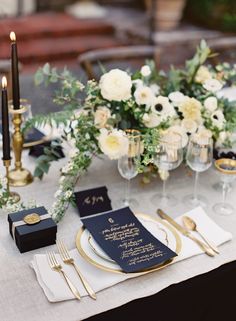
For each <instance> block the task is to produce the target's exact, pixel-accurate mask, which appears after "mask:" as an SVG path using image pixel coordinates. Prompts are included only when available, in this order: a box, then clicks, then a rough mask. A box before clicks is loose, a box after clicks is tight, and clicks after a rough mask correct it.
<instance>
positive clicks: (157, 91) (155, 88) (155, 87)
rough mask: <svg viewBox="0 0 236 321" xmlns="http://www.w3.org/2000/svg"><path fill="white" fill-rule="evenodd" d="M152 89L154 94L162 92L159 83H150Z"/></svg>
mask: <svg viewBox="0 0 236 321" xmlns="http://www.w3.org/2000/svg"><path fill="white" fill-rule="evenodd" d="M150 89H151V91H152V92H153V95H155V96H157V95H159V93H160V86H158V85H157V84H151V85H150Z"/></svg>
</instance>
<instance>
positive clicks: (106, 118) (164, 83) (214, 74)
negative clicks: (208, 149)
mask: <svg viewBox="0 0 236 321" xmlns="http://www.w3.org/2000/svg"><path fill="white" fill-rule="evenodd" d="M211 54H212V53H211V50H210V49H209V48H208V46H207V45H206V43H205V42H204V41H202V42H201V44H200V46H199V47H198V49H197V52H196V54H195V56H194V57H193V59H192V60H189V61H188V62H187V63H186V68H185V69H177V70H176V69H173V68H172V70H171V71H170V72H169V73H164V72H163V71H157V70H156V69H155V66H154V64H153V63H152V62H149V63H147V64H146V65H144V66H143V67H142V68H141V69H140V70H139V71H137V72H136V73H134V74H130V73H128V72H126V71H123V70H120V69H113V70H110V71H108V72H106V73H104V74H103V75H102V76H101V78H100V81H99V82H96V81H93V80H92V81H91V80H90V81H88V83H87V85H86V86H85V87H84V85H83V84H78V80H76V79H75V78H73V77H72V76H69V74H68V71H66V72H64V73H65V74H66V76H65V77H66V80H67V82H66V83H64V82H63V81H64V80H62V79H63V75H62V76H61V75H58V74H55V70H53V69H52V70H50V69H49V70H48V67H47V72H45V70H44V68H45V67H44V68H42V69H41V70H39V72H38V73H37V75H36V76H37V77H38V79H39V81H38V83H42V82H43V81H44V80H45V81H46V82H47V83H48V82H50V81H51V77H52V75H53V77H54V78H53V82H55V79H57V81H58V82H61V84H62V91H61V92H62V94H61V96H60V97H59V98H57V99H58V103H60V104H62V101H61V99H62V97H63V94H64V96H65V97H66V103H67V104H68V99H69V102H70V106H71V108H72V107H73V108H74V110H73V112H72V114H71V116H70V118H68V116H66V117H67V118H66V121H68V119H69V120H70V125H69V130H68V132H67V133H66V135H64V136H63V137H65V139H67V140H68V141H69V142H70V145H71V146H72V151H71V153H70V154H69V157H70V158H69V161H68V164H67V165H65V166H64V167H63V168H62V170H61V173H62V176H61V178H60V182H59V190H58V191H57V192H56V194H55V197H56V201H55V203H54V204H53V206H52V209H51V211H50V212H51V213H52V217H53V218H54V220H55V221H59V220H60V219H61V218H62V217H63V215H64V212H65V210H66V208H67V206H68V201H73V189H74V185H75V183H76V180H77V178H78V177H79V176H80V175H81V174H82V172H84V171H85V170H86V169H87V168H88V166H89V165H90V163H91V159H92V157H93V155H97V154H99V153H102V154H105V155H106V156H108V157H109V158H110V159H118V158H119V157H122V155H124V153H126V150H127V148H128V140H127V137H126V134H125V130H126V129H136V130H139V131H140V133H141V136H142V146H143V152H142V157H141V164H140V171H145V169H146V167H147V166H148V165H150V164H152V167H154V165H153V159H154V156H155V153H156V150H157V148H158V143H159V138H160V135H162V134H163V133H167V132H169V133H170V134H171V133H178V134H180V135H181V137H182V146H183V147H186V146H187V144H188V140H189V135H191V134H196V137H200V138H201V137H206V136H208V135H210V136H212V137H213V139H214V141H215V143H216V145H217V144H218V143H220V144H221V145H223V144H226V143H227V144H230V143H232V139H231V138H232V137H233V134H232V133H233V132H234V131H235V129H236V111H235V110H236V108H235V109H233V108H231V107H232V106H236V102H229V101H228V100H227V99H224V98H219V97H218V96H217V93H218V91H219V90H220V89H221V88H222V87H223V86H225V85H226V84H227V83H228V82H231V83H232V82H233V79H236V70H235V69H232V68H230V66H228V65H224V64H223V65H218V66H215V67H213V66H210V65H206V64H205V61H206V59H207V58H208V57H210V56H211ZM232 70H234V72H233V71H232ZM69 84H70V86H69ZM83 90H85V91H86V98H85V101H84V102H82V103H81V106H82V107H81V109H80V110H78V105H79V102H78V100H76V99H75V93H77V92H79V91H83ZM55 117H56V116H55ZM50 120H51V119H50ZM63 121H64V123H65V120H63ZM44 122H46V120H45V119H44ZM35 123H37V117H36V119H35ZM35 123H33V125H35ZM200 138H199V139H200ZM49 161H50V160H49ZM39 162H40V159H39ZM44 162H45V158H44ZM41 168H42V166H41ZM41 174H42V173H41ZM160 174H161V175H162V176H163V175H164V174H163V173H160Z"/></svg>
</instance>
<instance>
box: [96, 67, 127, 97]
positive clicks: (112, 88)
mask: <svg viewBox="0 0 236 321" xmlns="http://www.w3.org/2000/svg"><path fill="white" fill-rule="evenodd" d="M99 87H100V89H101V95H102V97H103V98H105V99H107V100H109V101H112V100H114V101H122V100H123V101H125V100H128V99H129V98H130V97H131V87H132V80H131V77H130V76H129V75H128V74H127V72H125V71H122V70H120V69H112V70H110V71H109V72H107V73H106V74H104V75H102V77H101V79H100V82H99Z"/></svg>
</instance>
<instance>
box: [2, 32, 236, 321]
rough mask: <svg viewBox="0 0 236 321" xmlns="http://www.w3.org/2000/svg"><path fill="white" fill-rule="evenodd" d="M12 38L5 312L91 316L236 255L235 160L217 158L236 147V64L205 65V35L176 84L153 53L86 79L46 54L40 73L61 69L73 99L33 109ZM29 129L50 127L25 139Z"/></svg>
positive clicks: (47, 76) (5, 149)
mask: <svg viewBox="0 0 236 321" xmlns="http://www.w3.org/2000/svg"><path fill="white" fill-rule="evenodd" d="M10 39H11V50H12V79H13V101H12V102H8V99H7V83H6V79H5V78H4V77H3V79H2V154H3V158H2V159H3V166H1V172H2V173H4V174H5V177H4V175H2V177H1V181H0V190H1V191H0V192H1V193H0V194H1V195H0V196H1V202H0V207H1V212H2V214H1V216H0V221H1V224H0V235H1V237H0V239H1V244H2V251H1V253H0V260H1V268H0V275H1V284H3V286H2V288H1V291H0V298H1V300H0V307H1V309H0V318H1V320H3V321H11V320H14V319H15V317H16V315H17V317H18V320H20V321H21V320H22V321H28V320H31V319H32V317H33V318H34V320H36V321H37V320H41V321H44V320H49V319H50V320H71V321H72V320H85V319H87V318H89V317H92V316H95V315H97V314H98V315H99V313H102V312H105V311H108V310H112V309H114V308H116V307H120V306H122V305H124V304H127V303H128V302H130V301H133V300H136V299H141V298H144V297H148V296H152V295H154V294H157V293H159V292H161V291H162V290H164V289H166V288H168V287H169V286H171V285H174V284H178V283H181V282H183V281H185V280H189V279H191V278H193V277H195V276H199V275H201V274H204V273H207V272H209V271H212V270H214V269H217V268H219V267H221V266H222V265H224V264H226V263H229V262H233V261H235V259H236V253H235V242H236V241H235V228H234V227H235V224H236V218H235V217H236V216H235V208H234V206H233V204H234V194H235V192H234V189H235V186H234V180H235V178H236V160H235V159H234V157H232V158H229V157H219V159H214V158H213V151H214V150H215V149H217V148H218V150H219V151H222V150H224V148H228V149H230V150H231V151H233V148H234V137H235V127H234V124H235V117H236V111H235V110H234V108H235V104H236V103H235V101H234V100H228V98H225V97H224V96H222V95H221V94H220V95H219V96H217V92H219V91H220V90H221V91H222V87H223V86H226V84H227V81H231V82H232V79H231V78H233V76H234V73H232V72H231V73H230V72H229V70H228V67H225V66H221V65H220V66H216V67H215V69H213V67H209V66H208V67H206V66H205V65H204V63H205V60H206V59H207V58H209V57H210V56H211V54H212V53H211V51H210V48H208V46H207V44H206V43H205V42H204V41H202V42H201V44H200V45H199V47H198V48H197V52H196V54H195V56H194V58H193V59H192V60H190V61H189V62H188V63H187V65H186V66H187V67H186V68H187V69H186V70H187V71H186V72H188V76H187V78H188V77H189V78H188V85H186V81H187V78H186V73H184V72H183V71H181V70H179V71H178V73H179V79H182V78H183V79H182V80H183V83H181V80H179V81H180V82H179V84H178V86H177V87H178V90H177V87H175V88H174V87H173V84H172V87H171V86H170V82H169V81H170V79H169V78H168V77H167V76H166V75H164V74H163V73H157V71H156V70H155V67H154V66H153V65H152V64H150V65H145V66H143V67H142V68H141V70H140V71H137V73H136V74H134V75H130V74H129V73H128V72H125V71H122V70H119V69H113V70H111V71H109V72H107V73H105V74H104V75H103V76H102V77H101V79H100V82H99V83H96V82H95V81H88V84H87V85H86V86H84V85H83V84H82V83H80V82H79V81H78V80H77V79H76V78H74V77H73V76H72V75H71V74H70V73H69V71H68V70H67V69H66V68H65V69H64V71H63V73H62V75H59V73H58V72H57V70H56V69H55V68H51V66H50V65H49V64H46V65H45V66H44V67H43V68H40V69H39V70H38V72H37V73H36V75H35V80H36V83H37V84H41V85H42V84H43V82H44V81H45V82H60V83H61V86H62V87H61V96H60V97H61V98H59V97H57V98H56V101H57V102H58V104H62V101H60V99H62V100H63V99H64V98H65V97H66V100H65V99H64V105H65V106H64V109H62V110H61V111H60V112H58V114H53V113H52V114H51V115H44V116H43V115H37V114H36V115H33V116H30V117H27V119H26V120H24V117H23V115H24V112H25V107H24V106H23V103H22V99H21V98H20V88H19V87H20V85H19V78H18V77H19V72H18V67H17V66H18V57H17V46H16V36H15V34H14V33H11V35H10ZM193 68H194V70H192V69H193ZM235 74H236V70H235ZM181 77H182V78H181ZM230 77H231V78H230ZM14 79H15V80H14ZM183 84H185V85H183ZM169 86H170V88H169ZM183 86H185V87H183ZM84 88H86V90H87V96H86V98H85V100H83V101H82V100H80V98H78V97H77V96H76V95H77V94H80V93H81V92H82V91H83V90H85V89H84ZM194 90H195V94H193V92H194ZM63 95H64V96H63ZM193 95H195V96H193ZM63 97H64V98H63ZM80 105H81V106H80ZM78 106H80V108H79V109H78ZM11 122H12V124H13V126H12V127H11V134H10V124H11ZM29 129H30V130H31V131H32V130H33V132H34V133H36V136H37V135H38V133H43V134H42V135H45V136H40V139H39V141H38V143H36V144H34V143H33V145H28V146H27V145H25V146H24V144H25V142H26V141H27V139H26V138H25V133H26V130H29ZM31 133H32V132H31ZM47 133H49V134H47ZM36 136H35V137H36ZM37 137H39V136H37ZM42 137H48V138H46V139H44V138H43V139H42V140H41V138H42ZM55 139H57V140H56V141H55V145H54V143H50V144H47V142H48V141H50V142H54V140H55ZM32 147H34V150H33V152H32V150H29V148H32ZM58 148H59V149H58ZM32 153H33V154H34V155H32ZM35 153H36V155H37V156H36V157H37V158H36V157H32V156H35ZM12 159H13V162H11V160H12ZM54 161H56V162H54ZM13 163H14V167H13V169H12V166H11V164H13ZM194 172H195V178H194ZM199 176H200V177H199ZM39 178H40V179H39ZM12 189H14V191H13V190H12ZM221 199H222V201H221ZM9 302H11V303H9Z"/></svg>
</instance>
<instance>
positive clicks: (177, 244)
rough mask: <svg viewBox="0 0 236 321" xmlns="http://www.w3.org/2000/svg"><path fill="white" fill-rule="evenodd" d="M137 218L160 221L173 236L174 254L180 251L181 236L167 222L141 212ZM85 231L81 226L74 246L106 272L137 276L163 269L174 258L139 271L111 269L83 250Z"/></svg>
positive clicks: (87, 259) (91, 262) (85, 257)
mask: <svg viewBox="0 0 236 321" xmlns="http://www.w3.org/2000/svg"><path fill="white" fill-rule="evenodd" d="M135 215H136V216H137V217H138V218H139V217H140V218H143V219H146V220H149V221H152V222H154V223H156V222H157V223H161V224H162V225H164V226H165V228H166V229H167V230H169V231H170V232H171V233H172V234H173V236H174V238H175V242H176V244H175V249H173V251H175V253H176V254H179V253H180V251H181V248H182V242H181V238H180V236H179V234H178V233H177V231H176V230H175V229H174V228H173V227H172V226H171V225H169V224H168V223H167V222H165V221H163V220H161V219H159V218H158V217H156V218H153V217H151V216H149V215H147V214H142V213H137V214H135ZM84 231H85V227H84V226H82V227H81V228H80V229H79V231H78V233H77V235H76V241H75V242H76V247H77V249H78V251H79V253H80V255H81V256H82V257H83V258H84V259H85V260H86V261H87V262H89V263H90V264H92V265H94V266H96V267H97V268H99V269H101V270H103V271H107V272H112V273H118V274H132V275H133V276H139V275H143V274H147V273H151V272H154V271H158V270H160V269H163V268H164V267H166V266H168V265H170V264H171V263H172V262H173V261H174V260H175V258H172V259H170V260H167V261H165V262H163V263H161V264H158V265H155V266H153V267H152V268H149V269H146V270H142V271H139V272H133V273H125V272H124V271H122V270H121V269H120V270H119V269H113V268H111V267H108V266H106V265H105V262H104V265H103V264H101V263H98V262H97V261H95V260H94V259H93V258H91V257H90V256H89V255H87V253H86V252H85V251H84V249H83V247H82V245H81V237H82V234H83V232H84Z"/></svg>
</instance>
